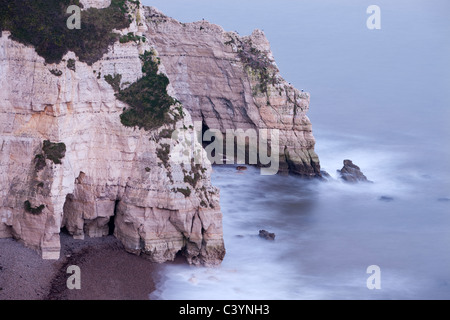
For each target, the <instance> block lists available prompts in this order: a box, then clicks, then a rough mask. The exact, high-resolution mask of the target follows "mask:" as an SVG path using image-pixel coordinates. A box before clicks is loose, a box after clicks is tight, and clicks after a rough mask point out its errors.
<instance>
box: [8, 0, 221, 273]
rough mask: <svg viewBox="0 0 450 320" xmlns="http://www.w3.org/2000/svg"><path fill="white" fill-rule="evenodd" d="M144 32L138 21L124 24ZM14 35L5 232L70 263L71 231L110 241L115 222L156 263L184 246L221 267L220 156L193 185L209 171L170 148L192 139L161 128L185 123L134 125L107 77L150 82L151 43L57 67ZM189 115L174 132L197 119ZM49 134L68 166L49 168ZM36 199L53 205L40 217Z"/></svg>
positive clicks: (132, 247)
mask: <svg viewBox="0 0 450 320" xmlns="http://www.w3.org/2000/svg"><path fill="white" fill-rule="evenodd" d="M86 3H87V2H86V1H85V4H86ZM143 30H145V26H143V25H140V26H138V24H137V23H136V22H134V23H132V25H131V26H130V28H129V30H124V31H123V32H124V33H128V32H136V33H138V34H139V32H141V31H143ZM8 35H9V33H8V32H3V35H2V37H1V38H0V123H1V125H0V146H1V147H0V199H1V202H0V237H1V238H5V237H14V238H16V239H18V240H19V241H21V242H22V243H24V244H25V245H27V246H29V247H31V248H34V249H36V250H39V251H40V252H41V253H42V256H43V258H45V259H58V258H59V252H60V241H59V234H60V230H61V228H63V227H65V228H66V229H67V230H68V231H69V232H70V233H71V234H72V235H73V236H74V237H76V238H79V239H83V238H84V237H85V236H89V237H100V236H104V235H107V234H108V233H109V232H110V230H111V229H110V225H111V222H112V221H114V224H115V230H114V235H115V236H116V237H117V238H119V239H120V240H121V241H122V242H123V244H124V246H125V248H126V250H127V251H130V252H133V253H135V254H142V255H145V256H146V257H147V258H149V259H150V260H153V261H156V262H164V261H168V260H172V259H173V258H174V257H175V255H176V254H177V253H178V252H180V251H181V252H183V253H184V255H185V256H186V258H187V260H188V261H189V262H190V263H193V264H206V265H214V264H218V263H220V261H221V260H222V259H223V256H224V254H225V249H224V244H223V237H222V215H221V211H220V205H219V192H218V190H217V189H216V188H214V187H213V186H212V185H211V182H210V174H211V165H210V163H209V162H208V160H207V159H206V157H203V158H204V159H205V160H204V162H203V163H202V165H201V168H202V170H201V171H200V172H201V174H200V176H199V179H198V181H196V184H195V185H191V184H190V183H189V182H185V181H186V178H185V177H186V175H189V174H193V173H194V171H196V170H197V169H196V168H192V167H191V164H190V162H189V161H187V162H186V163H185V164H183V165H181V164H180V163H177V162H174V161H172V160H171V158H170V156H168V159H167V160H165V161H163V160H161V157H159V156H158V153H159V152H161V150H166V148H168V149H170V148H172V147H174V145H176V144H179V143H180V141H175V140H171V139H170V138H167V137H166V136H165V135H164V136H162V135H161V136H160V132H161V129H170V130H172V129H173V128H172V127H169V126H167V127H165V128H161V129H160V130H155V131H152V132H147V131H144V130H138V129H133V128H127V127H125V126H123V125H122V124H121V122H120V114H121V113H122V111H123V109H124V108H126V107H127V106H126V105H125V104H124V103H122V102H120V101H119V100H117V99H116V98H115V95H114V90H113V89H112V87H111V86H110V85H109V84H108V83H107V82H106V81H105V80H104V76H105V75H114V74H121V75H122V82H121V84H122V86H123V87H125V86H127V85H128V84H130V83H133V82H135V81H136V80H137V79H139V78H140V77H141V76H142V71H141V61H140V59H139V54H142V53H143V52H144V51H145V50H149V49H150V46H149V44H148V43H140V44H136V43H135V42H128V43H125V44H121V43H119V42H117V43H115V44H114V45H113V46H112V47H110V49H109V52H108V53H107V54H106V55H105V56H104V57H103V58H102V59H101V60H100V61H97V62H96V63H94V64H93V65H92V66H88V65H87V64H86V63H82V62H79V61H78V59H77V57H76V56H75V55H74V54H73V53H71V52H69V53H68V54H67V55H66V56H65V57H64V58H63V61H61V63H59V64H51V65H50V64H46V63H45V62H44V59H43V58H42V57H40V56H38V55H37V54H36V52H35V50H34V48H32V47H27V46H25V45H22V44H19V43H17V42H15V41H12V40H10V39H9V38H8ZM71 59H73V60H75V68H73V67H71V66H70V63H68V62H69V60H71ZM160 70H163V68H162V67H161V69H160ZM168 91H169V94H173V93H174V91H173V88H170V87H169V90H168ZM185 114H186V115H185V117H184V119H182V120H179V121H178V122H177V123H176V124H175V125H174V126H175V127H174V128H185V127H190V126H191V125H192V121H191V118H190V115H189V113H188V112H187V111H186V110H185ZM44 140H49V141H51V142H52V143H64V144H65V146H66V152H65V155H64V157H63V158H62V160H61V164H55V163H53V162H52V161H51V160H49V159H47V160H45V167H44V168H42V169H40V168H38V166H37V162H38V159H37V158H36V156H37V155H39V154H42V153H43V150H42V148H43V141H44ZM198 147H199V146H198ZM158 150H159V151H158ZM188 189H189V192H188V193H186V192H182V190H188ZM179 190H181V191H179ZM26 201H29V203H30V205H31V207H32V208H38V207H39V206H45V207H44V209H43V210H42V212H40V213H38V214H33V213H31V212H29V211H30V210H26V205H24V203H25V202H26Z"/></svg>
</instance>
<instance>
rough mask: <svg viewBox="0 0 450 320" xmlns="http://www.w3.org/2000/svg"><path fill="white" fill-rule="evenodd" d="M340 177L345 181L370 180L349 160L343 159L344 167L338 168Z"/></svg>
mask: <svg viewBox="0 0 450 320" xmlns="http://www.w3.org/2000/svg"><path fill="white" fill-rule="evenodd" d="M338 172H339V173H340V176H341V179H342V180H344V181H346V182H351V183H356V182H370V181H369V180H368V179H367V177H366V176H365V175H364V174H363V173H362V172H361V169H360V168H359V167H358V166H357V165H355V164H353V162H352V161H351V160H344V167H343V168H342V169H341V170H338Z"/></svg>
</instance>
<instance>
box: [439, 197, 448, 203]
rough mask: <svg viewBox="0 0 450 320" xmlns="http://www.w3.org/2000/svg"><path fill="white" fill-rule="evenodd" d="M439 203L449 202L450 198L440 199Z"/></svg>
mask: <svg viewBox="0 0 450 320" xmlns="http://www.w3.org/2000/svg"><path fill="white" fill-rule="evenodd" d="M438 201H439V202H449V201H450V198H439V199H438Z"/></svg>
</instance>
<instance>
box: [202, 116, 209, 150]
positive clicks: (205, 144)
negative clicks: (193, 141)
mask: <svg viewBox="0 0 450 320" xmlns="http://www.w3.org/2000/svg"><path fill="white" fill-rule="evenodd" d="M208 130H209V127H208V125H207V124H206V121H205V117H202V137H201V139H202V140H201V141H202V146H203V148H206V147H207V146H208V145H209V143H208V142H205V141H204V140H203V137H204V136H205V132H206V131H208Z"/></svg>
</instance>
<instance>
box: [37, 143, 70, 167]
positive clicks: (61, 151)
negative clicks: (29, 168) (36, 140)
mask: <svg viewBox="0 0 450 320" xmlns="http://www.w3.org/2000/svg"><path fill="white" fill-rule="evenodd" d="M42 151H43V152H44V155H45V158H46V159H49V160H51V161H52V162H53V163H54V164H61V163H62V162H61V159H62V158H64V156H65V155H66V145H65V144H64V143H53V142H50V141H49V140H45V141H44V146H43V147H42Z"/></svg>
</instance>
